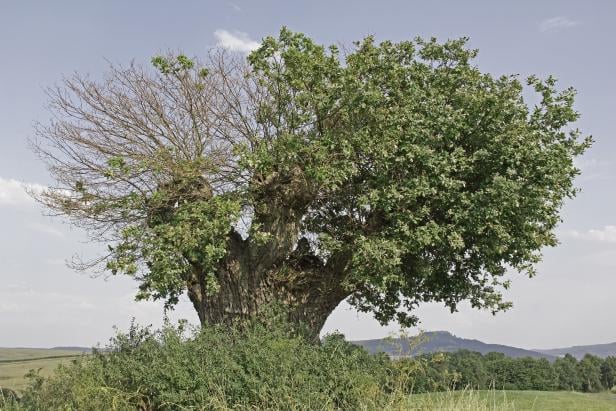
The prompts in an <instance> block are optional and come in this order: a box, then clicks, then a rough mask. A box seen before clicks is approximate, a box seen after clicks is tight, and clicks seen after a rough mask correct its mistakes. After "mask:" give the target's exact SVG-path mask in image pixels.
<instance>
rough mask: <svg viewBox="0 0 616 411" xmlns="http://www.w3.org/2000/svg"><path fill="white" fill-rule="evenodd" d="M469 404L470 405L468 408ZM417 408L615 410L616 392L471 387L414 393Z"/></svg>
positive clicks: (560, 410) (517, 410)
mask: <svg viewBox="0 0 616 411" xmlns="http://www.w3.org/2000/svg"><path fill="white" fill-rule="evenodd" d="M469 405H470V407H471V408H469ZM413 408H414V409H416V410H431V409H439V410H469V411H470V409H475V410H486V411H487V410H499V411H501V410H502V411H505V410H506V411H526V410H535V411H616V395H615V394H608V393H600V394H585V393H577V392H564V391H556V392H545V391H470V392H468V391H467V392H455V393H451V392H449V393H436V394H421V395H415V396H413V401H412V406H411V409H413Z"/></svg>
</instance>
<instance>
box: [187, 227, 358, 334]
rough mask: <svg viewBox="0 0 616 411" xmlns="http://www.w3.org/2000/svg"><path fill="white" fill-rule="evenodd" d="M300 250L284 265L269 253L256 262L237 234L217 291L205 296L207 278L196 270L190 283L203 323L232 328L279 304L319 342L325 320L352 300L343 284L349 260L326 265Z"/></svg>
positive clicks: (189, 289)
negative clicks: (340, 305)
mask: <svg viewBox="0 0 616 411" xmlns="http://www.w3.org/2000/svg"><path fill="white" fill-rule="evenodd" d="M304 243H305V240H304V241H302V240H300V245H301V244H304ZM300 249H302V247H298V248H297V249H296V251H295V252H293V253H291V254H290V255H289V256H288V257H287V258H285V259H284V261H275V259H273V258H271V257H270V256H269V255H268V254H266V255H267V257H265V258H264V257H263V256H262V255H261V256H259V258H257V259H255V258H251V256H250V251H249V250H250V249H249V245H248V242H247V241H244V240H242V239H241V238H240V237H239V235H237V234H236V235H234V236H233V238H232V243H231V246H230V252H229V256H228V257H227V258H226V259H225V260H224V261H223V262H221V266H220V268H219V271H218V276H217V280H218V285H219V289H218V291H217V292H216V293H209V294H208V293H207V292H206V288H205V276H204V275H203V274H202V273H200V272H199V270H198V269H196V270H195V273H194V275H193V279H192V280H191V282H190V283H189V284H188V296H189V298H190V300H191V302H192V303H193V306H194V308H195V310H196V311H197V313H198V315H199V320H200V321H201V323H202V324H220V323H224V324H229V325H230V324H232V323H233V322H234V321H236V320H237V319H245V318H249V317H251V316H255V315H258V314H259V312H260V311H261V310H263V309H264V308H266V307H267V306H268V305H270V304H272V303H280V304H282V305H283V306H284V307H285V308H286V309H287V312H288V315H289V321H290V322H291V324H293V325H295V326H297V328H298V331H299V330H300V329H301V330H303V331H304V332H308V336H309V338H311V339H313V340H315V341H316V340H318V338H319V332H320V331H321V328H323V325H324V324H325V321H326V320H327V317H329V315H330V314H331V313H332V311H333V310H334V309H335V308H336V307H337V306H338V304H340V302H341V301H343V300H344V299H345V298H346V297H347V296H348V295H349V292H348V291H347V290H346V289H345V288H344V287H343V285H342V280H343V273H344V266H345V264H346V262H347V259H346V258H345V257H344V256H338V257H334V258H331V259H330V260H329V261H328V263H327V264H323V263H322V262H321V260H319V259H318V258H317V257H315V256H314V255H312V254H309V252H308V253H301V252H299V250H300ZM302 251H303V252H305V251H306V250H305V249H304V250H302ZM265 260H268V261H267V263H268V264H267V265H265V264H263V263H264V262H265Z"/></svg>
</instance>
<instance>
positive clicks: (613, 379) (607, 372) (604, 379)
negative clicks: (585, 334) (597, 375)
mask: <svg viewBox="0 0 616 411" xmlns="http://www.w3.org/2000/svg"><path fill="white" fill-rule="evenodd" d="M601 384H602V385H603V387H604V388H606V389H611V388H612V387H616V357H614V356H612V355H611V356H609V357H606V358H604V359H603V363H602V364H601Z"/></svg>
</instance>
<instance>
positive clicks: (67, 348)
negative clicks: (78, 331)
mask: <svg viewBox="0 0 616 411" xmlns="http://www.w3.org/2000/svg"><path fill="white" fill-rule="evenodd" d="M50 350H62V351H79V352H90V351H92V349H91V348H86V347H53V348H50Z"/></svg>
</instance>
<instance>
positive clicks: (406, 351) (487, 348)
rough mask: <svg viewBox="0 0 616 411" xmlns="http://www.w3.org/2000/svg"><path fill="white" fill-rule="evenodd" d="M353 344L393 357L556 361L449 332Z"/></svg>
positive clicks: (539, 354) (532, 352)
mask: <svg viewBox="0 0 616 411" xmlns="http://www.w3.org/2000/svg"><path fill="white" fill-rule="evenodd" d="M353 343H354V344H357V345H360V346H362V347H364V348H365V349H366V350H368V351H369V352H372V353H376V352H386V353H387V354H389V355H392V356H408V355H411V356H414V355H419V354H427V353H432V352H439V351H444V352H455V351H458V350H469V351H476V352H479V353H481V354H487V353H489V352H500V353H503V354H505V355H506V356H508V357H512V358H519V357H532V358H547V359H548V360H554V359H556V356H555V355H553V354H550V353H548V352H538V351H532V350H525V349H522V348H516V347H510V346H507V345H500V344H486V343H484V342H481V341H479V340H468V339H466V338H459V337H456V336H455V335H453V334H451V333H449V332H447V331H432V332H425V333H423V334H422V336H421V337H420V338H419V339H416V340H415V339H414V338H411V341H410V343H409V341H408V340H406V339H402V340H401V339H393V340H389V339H386V340H383V339H380V340H362V341H353Z"/></svg>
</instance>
